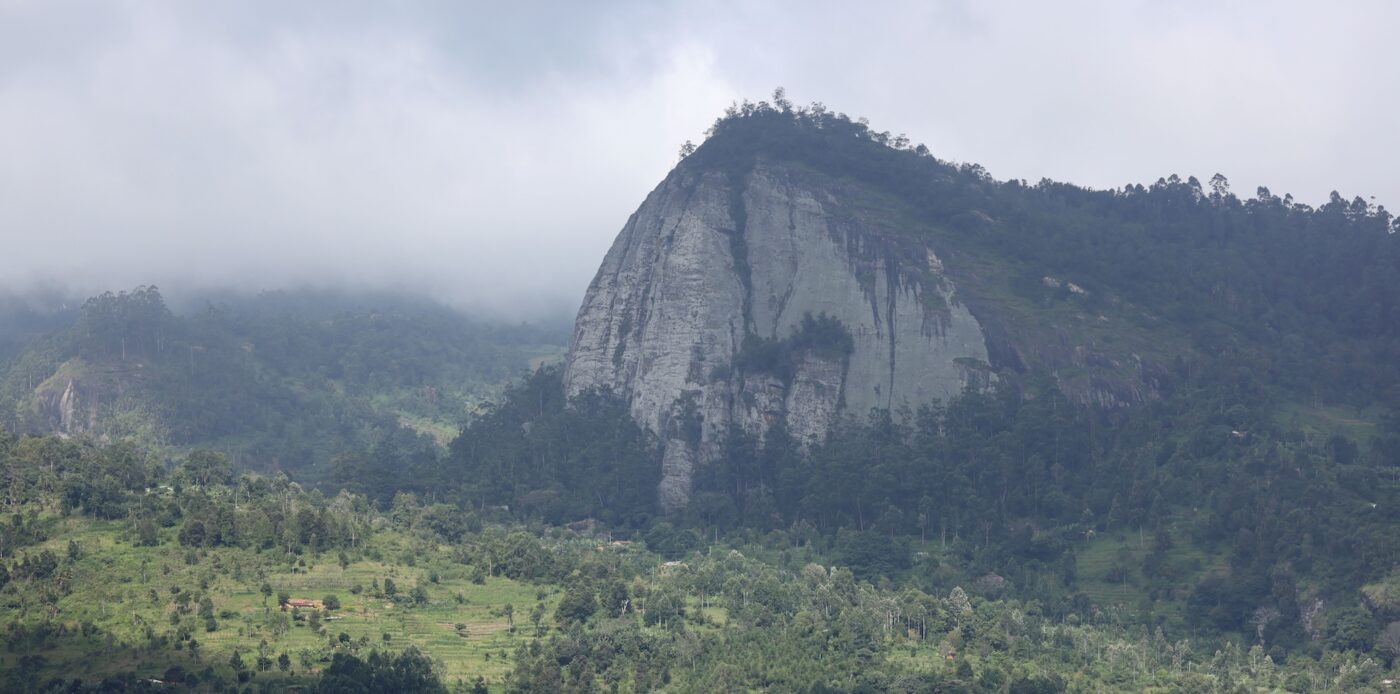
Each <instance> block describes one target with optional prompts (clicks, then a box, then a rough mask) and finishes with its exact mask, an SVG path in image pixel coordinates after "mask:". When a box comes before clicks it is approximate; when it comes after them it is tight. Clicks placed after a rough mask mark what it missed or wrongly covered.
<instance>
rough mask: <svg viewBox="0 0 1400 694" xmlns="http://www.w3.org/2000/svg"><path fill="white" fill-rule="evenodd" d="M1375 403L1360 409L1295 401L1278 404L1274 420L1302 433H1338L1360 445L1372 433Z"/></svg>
mask: <svg viewBox="0 0 1400 694" xmlns="http://www.w3.org/2000/svg"><path fill="white" fill-rule="evenodd" d="M1380 415H1381V409H1380V408H1379V407H1372V408H1368V409H1361V408H1357V407H1350V406H1347V405H1319V404H1303V403H1297V402H1290V403H1284V404H1283V405H1282V406H1280V407H1279V411H1278V415H1277V418H1276V419H1277V421H1278V424H1280V425H1281V426H1285V427H1288V428H1290V429H1295V430H1298V431H1301V432H1303V433H1304V435H1305V436H1308V437H1310V438H1317V439H1326V438H1327V437H1329V436H1332V435H1333V434H1341V435H1342V436H1345V437H1347V438H1349V439H1351V440H1353V441H1355V442H1356V443H1358V444H1361V445H1363V446H1365V445H1368V444H1370V442H1371V439H1372V438H1374V437H1375V435H1376V429H1377V427H1376V422H1377V419H1378V418H1379V417H1380Z"/></svg>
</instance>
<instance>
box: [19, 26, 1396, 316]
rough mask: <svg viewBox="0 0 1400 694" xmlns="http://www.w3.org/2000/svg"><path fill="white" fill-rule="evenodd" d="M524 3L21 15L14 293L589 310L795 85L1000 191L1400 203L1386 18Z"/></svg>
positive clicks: (796, 94)
mask: <svg viewBox="0 0 1400 694" xmlns="http://www.w3.org/2000/svg"><path fill="white" fill-rule="evenodd" d="M516 4H521V5H523V4H524V3H516ZM289 5H293V6H291V7H289ZM505 5H507V4H506V3H491V4H487V3H481V4H477V5H472V4H468V3H457V2H441V3H417V4H415V5H413V7H412V9H403V8H399V9H393V10H386V9H383V8H382V7H381V6H380V4H379V3H369V2H345V1H342V0H337V1H330V0H327V1H325V2H301V3H295V4H291V3H276V2H225V3H214V2H208V3H204V2H201V3H175V2H168V3H156V2H126V3H123V2H91V3H81V2H51V1H42V2H41V1H35V2H27V1H21V2H17V3H16V2H13V1H12V0H0V289H6V290H12V291H13V290H23V289H26V288H29V287H32V286H36V285H45V286H50V287H54V286H58V287H64V288H68V289H69V290H71V291H74V292H78V293H92V292H95V291H101V290H104V289H120V288H126V287H131V286H135V285H137V284H149V283H155V284H159V285H160V286H162V287H163V288H165V289H166V291H167V293H169V292H170V291H172V290H174V291H176V292H178V291H192V290H198V289H211V288H238V289H244V290H256V289H267V288H281V287H296V286H303V285H312V286H326V287H341V286H344V287H372V288H398V289H405V290H410V291H423V292H428V293H430V294H432V295H433V296H436V297H438V298H439V299H441V300H443V301H446V302H449V303H452V304H455V305H460V306H464V307H469V308H474V309H479V310H488V311H491V312H497V313H508V314H512V315H520V316H522V317H529V316H532V315H543V314H546V313H549V314H553V313H557V312H558V311H560V310H568V311H572V310H573V309H574V308H575V307H576V306H577V304H578V301H579V299H580V298H581V295H582V292H583V289H584V288H585V286H586V285H587V283H588V281H589V279H591V277H592V275H593V272H594V271H595V269H596V267H597V264H598V262H599V260H601V258H602V255H603V253H605V252H606V250H607V248H608V245H609V244H610V243H611V242H612V239H613V236H614V235H615V234H616V233H617V231H618V229H620V228H621V226H622V225H623V224H624V223H625V221H626V219H627V216H628V215H629V214H630V213H631V212H632V211H633V210H634V209H635V208H636V207H637V205H638V204H640V202H641V200H642V198H643V197H644V196H645V195H646V193H647V192H648V191H649V190H650V189H651V188H652V187H654V186H655V185H656V183H657V182H658V181H659V180H660V179H661V177H663V176H664V175H665V174H666V172H667V171H668V170H669V168H670V167H671V166H672V165H674V163H675V160H676V152H677V149H678V147H679V145H680V144H681V143H682V142H683V141H685V140H687V139H691V140H695V141H697V142H698V141H699V140H700V139H701V138H702V137H703V133H704V131H705V129H706V128H707V127H708V126H709V124H710V123H711V122H713V120H714V118H715V117H716V116H718V115H719V114H720V113H721V112H722V111H723V109H724V108H725V107H726V106H727V105H728V104H729V103H730V102H731V101H733V100H736V99H742V98H745V97H748V98H752V99H759V98H764V97H766V95H767V94H768V93H769V92H770V91H771V90H772V88H773V87H774V86H776V85H783V86H785V87H786V88H787V90H788V94H789V96H790V97H791V98H792V99H793V100H794V101H797V102H799V103H805V102H809V101H814V100H819V101H822V102H824V103H825V104H827V105H828V106H829V107H831V108H833V109H836V110H840V111H844V112H847V113H850V114H852V115H853V116H855V115H861V116H866V117H868V118H870V119H871V122H872V125H873V126H874V127H876V128H877V129H881V130H890V131H892V132H895V133H901V132H902V133H907V134H908V135H909V137H910V138H911V139H912V140H914V141H915V142H924V143H926V144H927V145H928V146H929V148H930V149H931V150H932V151H933V152H934V154H936V155H937V156H939V157H940V158H943V159H949V160H954V161H975V162H979V163H981V164H983V165H984V166H986V167H987V168H988V169H989V170H990V171H991V172H992V174H993V175H994V176H996V177H997V178H1024V179H1028V180H1031V181H1035V180H1038V179H1040V178H1041V177H1050V178H1055V179H1058V180H1068V181H1071V182H1075V183H1079V184H1082V185H1090V186H1094V187H1116V186H1120V185H1123V184H1127V183H1139V182H1140V183H1151V182H1152V181H1155V180H1156V179H1157V178H1159V177H1161V176H1166V175H1169V174H1171V173H1178V174H1181V175H1182V176H1186V175H1196V176H1198V177H1200V178H1201V179H1202V180H1205V179H1207V178H1209V177H1210V176H1211V175H1212V174H1214V173H1216V172H1220V173H1223V174H1225V175H1226V176H1228V177H1229V178H1230V181H1231V183H1232V186H1233V188H1234V190H1235V191H1236V192H1237V193H1240V194H1241V195H1243V196H1252V194H1253V191H1254V189H1255V187H1256V186H1260V185H1266V186H1268V187H1269V188H1270V189H1271V190H1272V191H1273V193H1275V194H1277V195H1282V194H1284V193H1292V194H1293V195H1294V196H1295V197H1296V198H1297V199H1298V200H1299V201H1302V202H1308V203H1314V204H1315V203H1318V202H1321V201H1324V200H1325V199H1326V197H1327V195H1328V193H1329V192H1330V191H1332V190H1334V189H1335V190H1338V191H1340V192H1342V194H1343V195H1345V196H1347V197H1348V198H1350V197H1352V196H1354V195H1362V196H1366V197H1369V196H1375V197H1376V199H1377V202H1380V203H1386V202H1394V201H1397V200H1400V175H1397V174H1400V164H1397V158H1396V156H1395V154H1394V153H1395V152H1396V151H1400V133H1398V132H1397V129H1396V128H1395V127H1394V126H1393V121H1394V115H1393V114H1394V113H1395V112H1396V106H1397V101H1398V100H1400V97H1397V96H1396V90H1395V87H1396V86H1397V84H1400V60H1396V59H1395V58H1394V55H1393V49H1392V48H1391V47H1390V45H1389V43H1390V42H1389V41H1388V39H1389V38H1390V36H1391V35H1393V33H1394V32H1395V26H1396V22H1395V20H1396V19H1397V17H1400V6H1397V5H1394V4H1391V3H1385V2H1369V3H1367V2H1354V3H1332V4H1329V5H1327V6H1326V9H1325V11H1322V10H1319V9H1318V7H1319V6H1316V5H1304V4H1302V3H1289V2H1260V3H1230V4H1228V6H1226V3H1207V2H1199V3H1198V2H1180V3H1165V2H1124V1H1114V2H1101V3H1072V4H1069V5H1067V6H1063V7H1050V6H1049V5H1050V4H1049V3H1030V2H1026V3H971V2H967V3H964V2H893V3H865V4H860V5H856V4H852V3H849V2H842V3H838V2H783V3H779V2H773V3H740V2H706V3H687V4H680V3H657V2H614V3H558V6H557V7H546V6H544V5H543V4H536V5H535V6H534V7H533V9H532V8H529V7H506V6H505ZM512 5H514V4H512ZM1395 204H1400V203H1395Z"/></svg>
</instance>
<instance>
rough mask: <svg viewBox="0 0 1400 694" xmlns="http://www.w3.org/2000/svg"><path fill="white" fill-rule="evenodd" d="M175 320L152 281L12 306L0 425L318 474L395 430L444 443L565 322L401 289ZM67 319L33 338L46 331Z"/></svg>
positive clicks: (263, 299) (217, 302) (297, 299)
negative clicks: (486, 312) (480, 315)
mask: <svg viewBox="0 0 1400 694" xmlns="http://www.w3.org/2000/svg"><path fill="white" fill-rule="evenodd" d="M201 298H202V302H200V303H198V304H196V303H195V302H193V301H187V302H186V303H187V305H189V308H187V309H186V310H185V311H184V312H182V313H180V314H176V313H173V312H172V311H171V310H170V309H169V308H168V307H167V305H166V302H165V300H164V298H163V297H162V296H161V294H160V292H159V291H158V290H157V289H156V288H154V287H140V288H137V289H136V290H133V291H130V292H118V293H111V292H109V293H105V294H102V295H101V296H97V297H93V298H91V299H89V300H87V301H86V302H84V303H82V304H81V307H80V308H78V310H77V311H76V312H69V313H61V312H60V313H54V314H51V315H47V316H44V320H43V321H41V320H40V319H39V318H37V317H31V316H30V314H27V313H26V314H20V313H18V312H16V317H17V318H24V319H26V320H23V321H21V320H16V321H15V325H16V328H15V330H16V332H18V331H19V328H20V327H25V328H28V332H26V333H24V334H23V336H22V337H23V339H21V337H20V336H17V337H16V338H15V344H16V345H17V347H16V348H15V349H13V350H12V352H14V354H12V355H11V356H10V358H9V359H8V360H7V361H5V362H0V423H3V426H4V428H5V429H8V430H10V431H19V432H31V433H42V432H49V431H56V432H61V433H65V434H72V435H85V436H92V437H95V438H98V439H102V440H112V441H115V440H122V439H132V438H134V439H136V440H139V441H142V442H143V443H147V444H151V445H156V446H175V447H189V446H196V445H206V446H210V445H212V446H216V447H217V448H219V449H220V450H223V451H225V452H227V453H228V454H230V455H231V456H232V457H233V459H234V461H235V463H236V464H237V465H239V466H241V467H249V468H257V469H261V470H298V471H300V472H301V473H302V474H303V475H304V476H305V477H306V478H307V479H318V478H321V477H324V475H325V472H326V468H327V465H328V464H329V462H330V461H331V459H333V458H334V457H335V456H336V455H337V454H339V453H342V452H350V451H356V450H359V449H361V448H363V447H367V446H369V445H370V444H372V443H373V442H375V441H377V440H378V439H379V438H381V437H387V436H395V435H399V434H398V430H399V429H401V428H406V429H409V430H410V431H413V432H417V433H418V434H421V435H423V436H426V437H428V438H430V439H434V440H436V441H437V442H439V444H444V443H446V441H447V440H449V439H450V438H451V437H452V436H454V435H455V433H456V430H457V428H458V426H459V425H460V424H461V422H462V421H463V420H464V419H465V418H466V417H467V416H468V414H469V413H470V412H471V411H472V410H473V408H475V407H478V406H479V405H481V404H482V403H483V402H486V401H488V400H489V399H490V398H491V397H493V396H494V395H495V394H497V393H499V392H500V387H501V386H502V385H503V384H504V383H505V382H507V381H508V380H509V379H511V378H514V377H516V376H518V375H519V374H521V373H523V372H525V371H527V370H528V369H529V368H530V367H531V365H532V364H533V363H535V362H536V360H548V359H552V358H555V357H556V356H557V355H558V354H559V353H560V351H561V350H562V344H563V340H564V339H566V338H565V337H564V336H563V334H562V332H561V331H558V330H553V331H551V330H549V329H544V328H539V327H535V326H530V325H525V324H519V325H503V324H495V323H488V322H484V321H478V320H474V319H471V318H468V317H466V316H464V315H463V314H461V313H459V312H457V311H455V310H451V309H448V308H445V307H443V306H440V305H438V304H435V303H432V302H431V301H428V300H426V299H422V298H415V297H410V296H401V295H393V294H379V295H374V294H358V295H357V294H347V293H338V292H312V291H301V292H272V293H264V294H260V295H255V296H240V295H233V294H229V295H211V296H207V297H201ZM65 316H67V317H68V321H67V322H66V323H63V324H62V327H59V328H56V329H53V330H51V331H49V332H47V333H39V332H38V330H37V326H39V325H48V326H53V325H54V324H56V323H59V322H60V321H62V319H63V318H64V317H65Z"/></svg>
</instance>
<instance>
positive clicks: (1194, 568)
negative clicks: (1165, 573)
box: [1075, 529, 1225, 626]
mask: <svg viewBox="0 0 1400 694" xmlns="http://www.w3.org/2000/svg"><path fill="white" fill-rule="evenodd" d="M1173 534H1174V535H1175V536H1176V537H1178V538H1180V537H1181V535H1182V533H1181V531H1180V530H1177V529H1174V530H1173ZM1151 547H1152V536H1151V534H1146V535H1140V534H1139V533H1138V532H1137V531H1131V532H1126V533H1124V534H1121V535H1118V534H1112V533H1100V534H1099V535H1098V536H1097V537H1095V538H1093V539H1092V540H1090V541H1089V542H1087V543H1085V544H1084V545H1083V546H1082V547H1081V548H1080V549H1079V551H1078V552H1077V554H1076V555H1075V559H1076V562H1075V572H1076V574H1077V576H1078V579H1077V583H1078V586H1079V590H1080V591H1081V592H1083V593H1084V594H1085V595H1086V596H1088V598H1089V600H1090V601H1092V602H1093V603H1094V604H1095V605H1097V606H1098V607H1099V608H1100V609H1107V608H1116V609H1119V610H1124V611H1128V612H1134V611H1136V610H1138V609H1140V608H1141V606H1142V605H1144V604H1145V603H1146V601H1148V600H1149V598H1150V595H1149V592H1148V588H1147V585H1148V581H1147V579H1146V578H1145V577H1144V576H1143V572H1142V565H1143V560H1144V559H1145V558H1146V557H1147V554H1148V553H1149V552H1150V551H1151ZM1166 563H1168V564H1170V565H1173V566H1175V567H1177V568H1178V569H1179V570H1180V572H1181V574H1182V578H1181V579H1180V580H1179V581H1178V583H1179V584H1180V585H1179V587H1180V588H1188V587H1190V586H1192V585H1194V584H1195V583H1196V581H1198V580H1199V579H1200V578H1201V577H1202V576H1204V575H1205V574H1206V573H1208V572H1211V571H1222V570H1225V567H1224V564H1223V562H1222V561H1221V559H1220V558H1219V557H1213V556H1211V555H1210V554H1208V553H1207V552H1205V551H1204V550H1202V549H1201V548H1199V547H1195V546H1193V545H1191V544H1190V543H1189V542H1185V541H1184V540H1178V541H1177V542H1176V543H1175V544H1174V545H1173V546H1172V548H1171V549H1170V550H1168V551H1167V553H1166ZM1116 567H1124V568H1126V569H1127V571H1126V572H1124V573H1121V575H1120V577H1119V578H1116V579H1110V578H1109V576H1110V574H1111V573H1113V572H1114V569H1115V568H1116ZM1184 608H1185V606H1184V605H1183V604H1182V603H1181V602H1180V601H1179V600H1169V599H1158V600H1157V601H1156V602H1155V603H1154V604H1153V606H1152V609H1153V610H1154V611H1155V612H1157V613H1158V614H1161V615H1163V616H1164V617H1166V619H1167V620H1168V622H1170V623H1173V624H1175V625H1178V626H1179V625H1181V624H1182V623H1183V620H1184V614H1183V610H1184Z"/></svg>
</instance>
